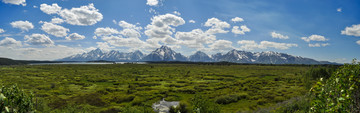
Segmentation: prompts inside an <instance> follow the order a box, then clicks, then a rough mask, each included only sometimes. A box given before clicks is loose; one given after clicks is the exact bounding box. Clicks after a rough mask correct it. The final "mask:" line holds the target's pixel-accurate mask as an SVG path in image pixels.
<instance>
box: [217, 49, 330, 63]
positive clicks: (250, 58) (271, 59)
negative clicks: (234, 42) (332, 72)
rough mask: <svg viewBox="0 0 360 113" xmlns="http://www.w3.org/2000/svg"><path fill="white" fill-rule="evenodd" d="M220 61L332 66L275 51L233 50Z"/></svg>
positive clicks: (220, 57)
mask: <svg viewBox="0 0 360 113" xmlns="http://www.w3.org/2000/svg"><path fill="white" fill-rule="evenodd" d="M217 58H219V60H216V61H227V62H236V63H260V64H330V63H331V62H324V61H316V60H314V59H310V58H303V57H300V56H292V55H289V54H286V53H279V52H273V51H265V52H246V51H238V50H235V49H234V50H231V51H230V52H228V53H227V54H225V55H222V56H217Z"/></svg>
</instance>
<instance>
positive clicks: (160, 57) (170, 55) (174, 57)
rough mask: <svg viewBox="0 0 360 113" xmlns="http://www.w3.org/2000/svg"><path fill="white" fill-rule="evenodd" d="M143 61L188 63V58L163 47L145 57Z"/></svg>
mask: <svg viewBox="0 0 360 113" xmlns="http://www.w3.org/2000/svg"><path fill="white" fill-rule="evenodd" d="M142 60H143V61H187V60H188V59H187V57H185V56H183V55H181V54H180V53H176V52H175V51H173V50H171V48H169V47H167V46H161V47H160V48H157V49H156V50H155V51H153V52H151V53H150V54H149V55H147V56H145V57H144V58H143V59H142Z"/></svg>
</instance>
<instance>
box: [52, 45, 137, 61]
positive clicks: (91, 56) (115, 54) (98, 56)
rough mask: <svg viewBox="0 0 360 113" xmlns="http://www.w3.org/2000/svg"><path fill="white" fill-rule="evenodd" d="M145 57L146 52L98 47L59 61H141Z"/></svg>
mask: <svg viewBox="0 0 360 113" xmlns="http://www.w3.org/2000/svg"><path fill="white" fill-rule="evenodd" d="M143 57H144V54H143V53H142V52H140V51H135V52H130V53H123V52H119V51H115V50H111V51H109V52H104V51H102V50H101V49H99V48H97V49H95V50H92V51H90V52H87V53H82V54H77V55H73V56H69V57H66V58H63V59H59V60H58V61H95V60H106V61H140V60H141V59H142V58H143Z"/></svg>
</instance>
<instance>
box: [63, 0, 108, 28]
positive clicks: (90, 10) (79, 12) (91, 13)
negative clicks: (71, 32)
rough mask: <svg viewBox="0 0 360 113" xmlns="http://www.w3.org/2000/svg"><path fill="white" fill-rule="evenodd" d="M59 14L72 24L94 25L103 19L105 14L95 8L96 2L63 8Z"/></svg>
mask: <svg viewBox="0 0 360 113" xmlns="http://www.w3.org/2000/svg"><path fill="white" fill-rule="evenodd" d="M59 15H60V16H61V17H62V18H63V19H65V21H66V22H67V23H69V24H71V25H80V26H88V25H94V24H96V23H97V22H99V21H101V20H102V19H103V15H102V14H101V13H100V12H99V10H98V9H96V8H95V6H94V4H92V3H91V4H89V5H87V6H81V7H79V8H71V9H70V10H69V9H64V10H61V11H60V13H59Z"/></svg>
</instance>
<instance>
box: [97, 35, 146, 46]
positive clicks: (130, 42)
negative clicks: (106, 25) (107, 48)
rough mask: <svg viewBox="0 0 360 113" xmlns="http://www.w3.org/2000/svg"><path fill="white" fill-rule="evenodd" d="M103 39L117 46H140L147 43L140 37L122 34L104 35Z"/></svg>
mask: <svg viewBox="0 0 360 113" xmlns="http://www.w3.org/2000/svg"><path fill="white" fill-rule="evenodd" d="M102 40H104V41H106V42H107V43H108V44H110V45H112V46H117V47H129V48H140V47H142V46H144V45H145V44H146V43H145V42H143V41H141V40H140V39H139V38H124V37H122V36H104V37H102Z"/></svg>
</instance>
